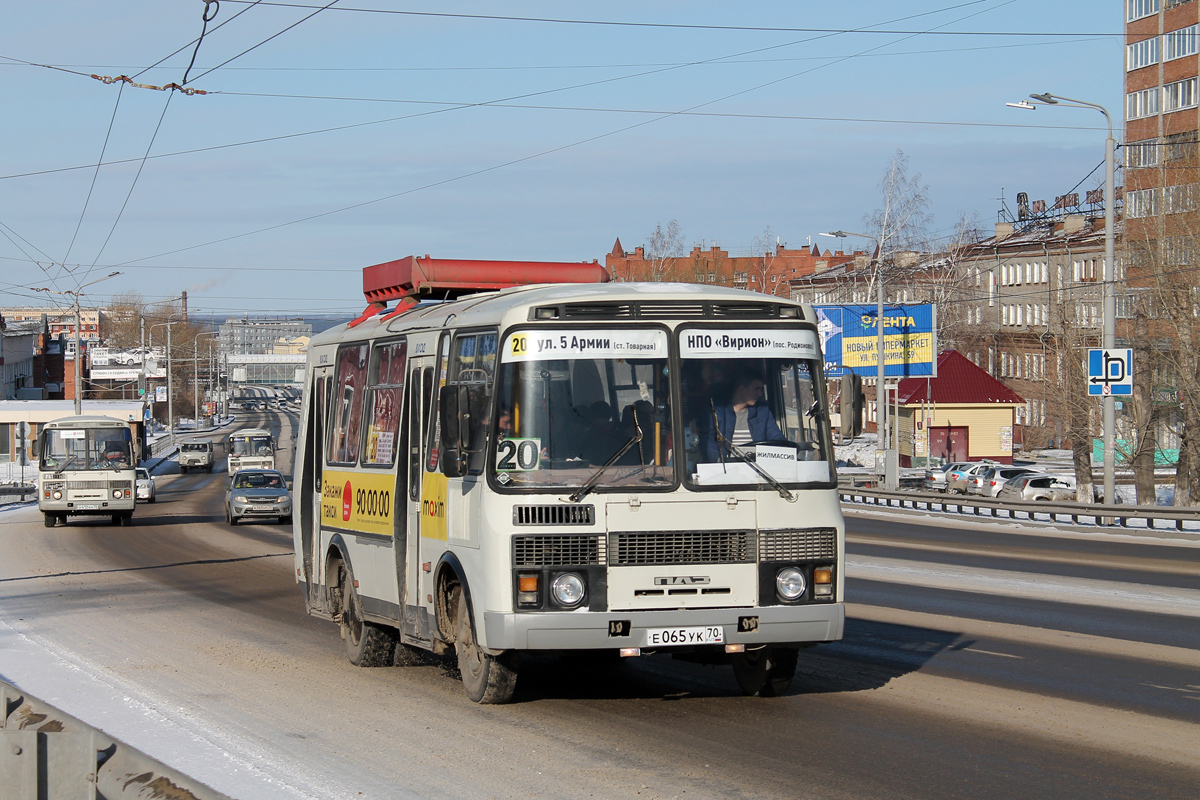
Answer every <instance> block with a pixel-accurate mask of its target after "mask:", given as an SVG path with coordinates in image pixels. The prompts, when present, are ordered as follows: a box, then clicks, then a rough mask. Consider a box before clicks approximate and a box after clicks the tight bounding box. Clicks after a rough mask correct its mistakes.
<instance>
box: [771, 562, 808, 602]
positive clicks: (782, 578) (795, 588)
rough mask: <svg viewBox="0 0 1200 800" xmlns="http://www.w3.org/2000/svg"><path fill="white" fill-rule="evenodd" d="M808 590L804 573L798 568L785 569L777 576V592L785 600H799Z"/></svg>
mask: <svg viewBox="0 0 1200 800" xmlns="http://www.w3.org/2000/svg"><path fill="white" fill-rule="evenodd" d="M807 588H808V585H807V582H806V581H805V580H804V573H803V572H801V571H800V570H799V569H797V568H796V567H784V568H783V569H781V570H779V572H777V573H776V574H775V590H776V591H778V592H779V596H780V597H782V598H783V599H784V600H799V599H800V598H801V597H803V596H804V590H805V589H807Z"/></svg>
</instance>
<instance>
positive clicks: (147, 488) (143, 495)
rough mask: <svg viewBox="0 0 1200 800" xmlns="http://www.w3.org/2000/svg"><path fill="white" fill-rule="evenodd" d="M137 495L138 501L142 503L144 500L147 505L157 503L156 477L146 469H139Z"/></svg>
mask: <svg viewBox="0 0 1200 800" xmlns="http://www.w3.org/2000/svg"><path fill="white" fill-rule="evenodd" d="M134 494H135V495H137V501H138V502H139V503H140V502H142V501H143V500H144V501H145V502H147V503H153V502H155V497H154V476H153V475H151V474H150V470H148V469H146V468H145V467H138V468H137V487H136V491H135V492H134Z"/></svg>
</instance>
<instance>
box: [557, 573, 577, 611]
mask: <svg viewBox="0 0 1200 800" xmlns="http://www.w3.org/2000/svg"><path fill="white" fill-rule="evenodd" d="M550 592H551V594H553V595H554V602H556V603H558V604H559V605H560V606H565V607H567V608H571V607H572V606H577V605H579V603H580V602H581V601H582V600H583V578H581V577H579V576H578V575H576V574H575V573H574V572H564V573H563V574H562V575H559V576H558V577H557V578H555V579H554V582H553V583H552V584H550Z"/></svg>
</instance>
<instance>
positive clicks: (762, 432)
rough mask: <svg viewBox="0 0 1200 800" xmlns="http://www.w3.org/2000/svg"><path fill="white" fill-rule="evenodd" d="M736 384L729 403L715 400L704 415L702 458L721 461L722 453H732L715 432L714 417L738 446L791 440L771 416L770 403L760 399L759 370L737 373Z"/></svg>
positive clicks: (760, 377)
mask: <svg viewBox="0 0 1200 800" xmlns="http://www.w3.org/2000/svg"><path fill="white" fill-rule="evenodd" d="M732 386H733V388H732V390H730V392H729V394H728V397H727V399H726V400H725V402H716V401H714V405H713V406H712V407H711V408H710V409H709V410H707V411H706V412H705V413H702V414H701V415H700V424H699V426H698V427H699V434H700V456H701V457H700V460H701V461H704V462H708V463H712V462H715V461H720V460H721V457H722V456H725V457H729V456H730V455H732V453H731V452H730V451H729V449H728V447H726V446H725V445H723V444H719V443H718V441H717V436H716V434H715V432H714V431H713V422H714V417H715V422H716V425H717V428H718V430H720V432H721V435H722V436H723V437H724V438H725V439H726V440H728V441H730V442H732V443H733V444H735V445H737V446H738V447H743V446H745V445H748V444H751V443H753V442H786V441H787V437H786V436H784V435H783V432H782V431H780V430H779V425H778V424H776V422H775V418H774V417H773V416H771V409H770V408H768V407H767V404H766V403H760V402H759V401H760V400H762V397H763V379H762V375H761V374H760V373H759V372H758V371H756V370H752V369H746V370H742V371H740V372H738V373H737V374H736V375H735V376H734V379H733V381H732ZM722 451H724V452H722Z"/></svg>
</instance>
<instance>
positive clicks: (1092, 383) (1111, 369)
mask: <svg viewBox="0 0 1200 800" xmlns="http://www.w3.org/2000/svg"><path fill="white" fill-rule="evenodd" d="M1088 394H1089V395H1092V396H1098V397H1107V396H1109V395H1132V394H1133V351H1132V350H1127V349H1122V350H1116V349H1113V350H1108V349H1105V348H1097V349H1094V350H1088Z"/></svg>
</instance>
